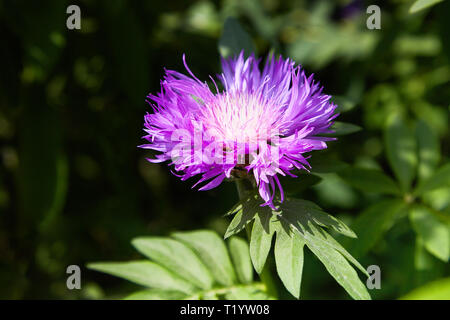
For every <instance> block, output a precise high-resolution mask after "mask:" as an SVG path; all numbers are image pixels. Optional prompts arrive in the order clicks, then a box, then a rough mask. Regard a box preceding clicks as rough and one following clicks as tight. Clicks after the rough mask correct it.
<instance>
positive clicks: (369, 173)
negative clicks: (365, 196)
mask: <svg viewBox="0 0 450 320" xmlns="http://www.w3.org/2000/svg"><path fill="white" fill-rule="evenodd" d="M338 174H339V176H340V177H341V178H343V179H344V180H345V181H346V182H348V183H349V184H350V185H351V186H353V187H355V188H357V189H359V190H362V191H366V192H376V193H385V194H394V195H398V194H400V189H399V188H398V186H397V184H396V183H395V181H394V180H392V179H391V178H390V177H388V176H386V175H385V174H384V173H383V172H381V171H379V170H376V169H364V168H347V169H344V170H341V171H339V172H338Z"/></svg>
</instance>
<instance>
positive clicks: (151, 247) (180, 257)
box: [132, 237, 214, 289]
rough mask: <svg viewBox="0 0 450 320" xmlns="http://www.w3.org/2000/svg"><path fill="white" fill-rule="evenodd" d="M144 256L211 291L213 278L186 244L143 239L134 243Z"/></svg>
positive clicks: (138, 239) (151, 238) (154, 238)
mask: <svg viewBox="0 0 450 320" xmlns="http://www.w3.org/2000/svg"><path fill="white" fill-rule="evenodd" d="M132 244H133V246H134V247H135V248H136V249H137V250H138V251H139V252H140V253H142V254H143V255H145V256H147V257H149V258H150V259H152V260H154V261H155V262H157V263H158V264H160V265H161V266H163V267H165V268H167V269H168V270H170V271H172V272H173V273H174V274H176V275H177V276H179V277H180V278H183V279H184V280H186V281H189V282H191V283H192V284H194V285H195V286H197V287H199V288H202V289H210V288H211V287H212V284H213V281H214V280H213V278H212V276H211V274H210V272H209V270H208V269H207V268H206V267H205V265H204V264H203V263H202V262H201V261H200V259H199V258H198V257H197V255H196V254H195V253H194V252H193V251H192V250H191V249H189V248H188V247H187V246H186V245H185V244H183V243H181V242H178V241H175V240H172V239H167V238H161V237H142V238H135V239H133V241H132Z"/></svg>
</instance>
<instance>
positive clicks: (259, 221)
mask: <svg viewBox="0 0 450 320" xmlns="http://www.w3.org/2000/svg"><path fill="white" fill-rule="evenodd" d="M271 219H272V213H271V211H270V209H268V208H267V207H264V211H262V212H261V213H259V214H258V215H257V216H256V217H255V220H254V222H253V228H252V233H251V238H250V257H251V259H252V263H253V267H254V268H255V270H256V272H258V273H261V272H262V270H263V268H264V264H265V263H266V260H267V256H268V254H269V251H270V247H271V244H272V236H273V234H274V232H275V229H274V228H273V225H272V224H271V223H270V220H271Z"/></svg>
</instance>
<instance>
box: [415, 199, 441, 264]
mask: <svg viewBox="0 0 450 320" xmlns="http://www.w3.org/2000/svg"><path fill="white" fill-rule="evenodd" d="M409 217H410V219H411V222H412V225H413V227H414V230H415V231H416V233H417V235H418V236H419V237H420V238H421V239H422V242H423V244H424V246H425V248H426V249H427V250H428V251H429V252H430V253H431V254H433V255H434V256H435V257H437V258H439V259H441V260H442V261H444V262H447V261H448V259H449V256H450V225H449V224H446V223H444V222H442V221H440V220H439V219H438V218H437V217H436V216H435V215H434V214H433V213H432V212H431V211H430V210H429V209H428V208H426V207H424V206H420V207H414V208H412V209H411V211H410V214H409Z"/></svg>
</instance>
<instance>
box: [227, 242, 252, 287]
mask: <svg viewBox="0 0 450 320" xmlns="http://www.w3.org/2000/svg"><path fill="white" fill-rule="evenodd" d="M228 247H229V248H230V255H231V260H232V261H233V265H234V268H235V270H236V274H237V277H238V280H239V282H240V283H251V282H252V281H253V266H252V261H251V259H250V248H249V246H248V244H247V241H245V240H244V239H242V238H239V237H231V238H230V241H229V242H228Z"/></svg>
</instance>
